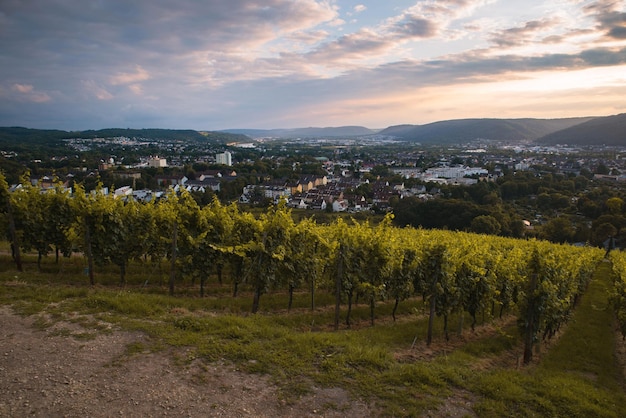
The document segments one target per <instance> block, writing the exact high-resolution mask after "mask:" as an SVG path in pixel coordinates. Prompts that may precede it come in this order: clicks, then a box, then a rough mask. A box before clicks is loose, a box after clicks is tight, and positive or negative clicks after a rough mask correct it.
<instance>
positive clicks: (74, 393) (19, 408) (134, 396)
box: [0, 306, 373, 418]
mask: <svg viewBox="0 0 626 418" xmlns="http://www.w3.org/2000/svg"><path fill="white" fill-rule="evenodd" d="M33 325H34V319H33V318H23V317H20V316H18V315H15V314H13V313H12V312H11V310H10V308H8V307H4V306H0V416H3V417H24V416H33V417H86V416H89V417H94V418H97V417H114V416H115V417H131V416H132V417H140V416H141V417H161V416H172V417H312V416H325V417H343V416H359V417H367V416H372V415H373V414H372V411H371V410H370V408H369V407H368V406H367V405H365V404H364V403H362V402H358V401H353V400H351V399H349V396H348V394H347V393H346V392H345V391H344V390H343V389H314V391H313V393H312V394H310V395H308V396H306V397H303V398H302V399H301V400H299V401H298V402H297V403H296V404H293V405H291V404H286V403H285V402H284V401H281V400H280V399H279V393H278V390H277V388H276V387H275V386H274V385H272V384H271V383H270V382H269V380H268V379H267V378H265V377H263V376H258V375H250V374H246V373H243V372H239V371H237V370H236V369H235V368H234V366H229V365H224V364H209V365H207V364H204V363H201V362H199V361H194V362H192V363H191V364H190V365H186V366H180V365H177V364H174V363H173V359H174V358H176V356H183V358H184V355H185V353H184V352H177V353H173V352H170V353H151V352H139V353H136V354H133V355H129V354H128V353H127V347H128V346H129V344H133V343H135V345H136V343H141V342H142V341H144V340H145V338H146V337H144V336H143V335H141V334H139V333H127V332H119V331H114V332H112V333H110V334H100V335H98V336H97V337H96V338H95V339H90V340H81V339H77V338H75V337H72V336H71V335H70V334H72V333H73V332H75V331H76V330H78V328H77V326H75V325H73V324H68V323H61V324H60V326H61V327H62V329H59V328H58V327H59V324H57V325H56V326H55V327H56V328H55V329H52V330H45V331H40V330H37V329H36V328H35V327H34V326H33ZM72 327H74V328H75V329H73V328H72ZM51 331H54V332H51ZM53 334H57V335H53ZM58 334H65V335H64V336H59V335H58Z"/></svg>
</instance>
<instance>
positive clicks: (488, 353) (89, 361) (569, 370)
mask: <svg viewBox="0 0 626 418" xmlns="http://www.w3.org/2000/svg"><path fill="white" fill-rule="evenodd" d="M84 265H85V260H84V259H83V257H80V256H76V257H72V258H70V259H61V260H60V264H59V265H56V264H55V263H54V261H53V260H48V259H47V258H45V259H44V260H43V263H42V268H41V272H39V271H38V269H37V261H36V256H29V255H26V256H25V257H24V271H23V272H18V271H17V270H15V268H14V265H13V264H12V261H11V259H10V256H9V255H4V256H2V259H1V260H0V266H1V267H0V270H1V271H0V304H1V305H2V307H1V308H0V322H1V324H2V326H1V327H0V329H1V330H2V331H1V332H2V338H1V339H0V354H1V357H0V368H1V369H2V372H3V375H4V376H6V378H4V379H2V382H1V383H0V385H1V386H2V391H1V393H2V395H0V396H2V398H0V415H3V416H25V415H32V416H51V415H52V416H54V415H67V416H84V415H90V416H112V415H116V416H131V415H132V416H137V415H138V414H139V415H143V416H149V415H153V416H157V415H166V414H167V415H168V416H294V417H295V416H328V417H331V416H337V417H339V416H433V417H435V416H450V417H457V416H459V417H460V416H487V417H489V416H553V417H560V416H568V417H576V416H579V417H589V416H600V417H619V416H623V413H624V412H623V411H624V410H626V397H625V395H624V393H625V392H624V362H623V359H624V348H625V346H624V342H623V341H622V340H621V338H618V335H617V332H616V330H617V327H616V324H615V322H614V313H613V310H612V307H611V306H610V304H609V299H608V297H609V290H610V288H611V286H612V281H611V265H610V263H608V262H602V263H600V264H599V265H598V268H597V269H596V271H595V273H594V276H593V279H592V280H591V282H590V284H589V287H588V289H587V291H586V292H585V294H584V296H583V297H582V299H581V300H580V302H579V304H578V305H577V307H576V309H575V311H574V313H573V315H572V317H571V319H570V320H569V321H568V323H567V325H565V326H564V327H563V328H562V329H561V330H560V331H559V332H557V333H556V335H555V336H554V338H552V339H550V340H548V341H547V342H542V343H541V344H539V345H536V346H535V347H534V356H533V359H532V361H531V362H530V364H527V365H524V364H523V361H522V358H523V351H524V342H523V340H522V336H521V333H520V331H519V328H518V326H517V324H516V317H515V316H514V315H512V314H505V315H503V316H502V318H500V317H499V316H497V315H495V316H494V317H492V316H491V315H490V314H489V313H487V314H485V313H483V314H482V315H478V316H477V318H478V321H477V324H476V326H475V328H474V330H472V329H471V324H470V322H471V321H470V320H469V315H467V313H465V314H464V315H459V314H453V315H451V316H450V318H448V322H449V326H448V328H449V340H447V339H446V338H445V335H444V332H443V319H442V318H441V317H437V318H436V319H435V322H434V326H433V336H432V343H431V344H430V345H427V343H426V337H427V329H428V309H429V307H428V304H427V303H426V302H425V301H423V300H422V298H421V297H412V298H409V299H407V300H404V301H402V302H401V303H400V304H399V306H398V309H397V312H396V314H395V315H396V320H395V321H394V320H393V319H392V315H391V312H392V310H393V308H394V303H393V301H381V302H379V303H378V305H377V308H376V318H375V319H376V321H375V323H374V325H372V324H371V317H370V314H371V312H370V305H369V303H367V302H366V303H362V302H359V303H357V304H355V306H353V307H352V313H351V315H352V321H351V326H350V327H348V326H347V325H346V324H345V323H343V322H342V324H341V326H340V327H339V329H338V330H335V329H334V308H335V306H334V302H335V301H334V297H333V295H332V294H330V293H326V292H322V291H320V292H318V293H317V295H316V303H315V308H314V309H313V310H311V308H310V306H309V304H310V301H309V298H310V295H308V294H307V293H306V292H296V293H295V295H294V299H293V303H292V307H291V310H290V311H289V312H288V311H287V309H286V308H287V305H288V294H287V292H284V291H274V292H270V293H268V294H266V295H265V296H264V301H263V304H262V305H261V308H260V310H259V311H258V312H257V313H256V314H249V312H250V305H251V301H252V299H253V291H252V289H251V288H246V287H245V286H243V287H242V289H241V291H240V293H239V295H238V296H237V297H233V296H232V294H231V291H232V289H231V286H229V284H227V283H223V284H219V283H218V282H217V281H216V280H215V281H210V282H209V283H207V284H206V286H207V288H206V293H205V297H199V296H198V285H197V284H192V283H185V284H182V285H179V286H178V287H177V293H176V294H175V295H174V296H169V295H168V289H167V277H166V273H163V280H161V279H160V275H159V273H158V271H156V270H155V271H150V270H148V269H146V268H145V266H143V265H142V264H141V263H136V262H133V263H131V264H130V265H129V268H128V275H127V284H126V286H125V287H119V285H118V283H119V281H118V278H119V276H118V273H117V270H116V269H115V268H112V267H111V266H109V267H107V268H104V269H102V270H101V271H100V273H99V274H98V284H97V285H95V286H89V285H88V283H89V280H88V278H87V276H86V274H85V272H84ZM344 316H345V307H342V318H343V317H344ZM620 358H621V360H620Z"/></svg>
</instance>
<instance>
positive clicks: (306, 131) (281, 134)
mask: <svg viewBox="0 0 626 418" xmlns="http://www.w3.org/2000/svg"><path fill="white" fill-rule="evenodd" d="M221 132H228V133H231V134H243V135H247V136H249V137H251V138H261V137H266V138H320V137H340V136H362V135H372V134H375V133H376V131H374V130H371V129H368V128H365V127H363V126H339V127H335V128H333V127H328V128H311V127H309V128H296V129H226V130H224V131H221Z"/></svg>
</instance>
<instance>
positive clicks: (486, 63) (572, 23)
mask: <svg viewBox="0 0 626 418" xmlns="http://www.w3.org/2000/svg"><path fill="white" fill-rule="evenodd" d="M0 34H1V35H0V50H1V51H2V54H0V126H25V127H30V128H56V129H65V130H80V129H99V128H107V127H123V128H126V127H129V128H146V127H158V128H188V129H197V130H219V129H228V128H295V127H305V126H341V125H362V126H367V127H369V128H385V127H387V126H390V125H395V124H404V123H410V124H423V123H429V122H434V121H437V120H444V119H459V118H470V117H496V118H521V117H536V118H561V117H573V116H602V115H610V114H617V113H622V112H624V109H625V107H626V106H625V102H624V97H626V1H616V0H597V1H588V0H585V1H580V0H557V1H547V0H523V1H522V0H506V1H504V0H438V1H432V0H421V1H416V0H413V1H409V0H395V1H384V2H382V1H373V0H370V1H365V0H362V1H348V0H298V1H292V0H264V1H248V0H245V1H244V0H228V1H226V0H211V1H203V2H197V1H194V0H181V1H177V2H168V1H165V0H160V1H137V2H126V1H119V0H111V1H106V2H96V1H88V2H85V1H78V0H33V1H29V2H21V1H16V0H7V1H3V2H1V3H0Z"/></svg>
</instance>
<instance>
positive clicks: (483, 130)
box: [380, 118, 592, 144]
mask: <svg viewBox="0 0 626 418" xmlns="http://www.w3.org/2000/svg"><path fill="white" fill-rule="evenodd" d="M591 119H592V118H567V119H457V120H446V121H440V122H433V123H429V124H426V125H399V126H391V127H389V128H387V129H384V130H382V131H381V132H380V134H381V135H390V136H396V137H399V138H403V139H406V140H409V141H415V142H421V143H424V144H436V143H441V144H451V143H464V142H469V141H472V140H475V139H490V140H500V141H516V142H517V141H525V140H526V141H534V140H536V139H538V138H541V137H543V136H545V135H548V134H550V133H552V132H556V131H560V130H562V129H566V128H569V127H572V126H575V125H578V124H580V123H584V122H587V121H589V120H591Z"/></svg>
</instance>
